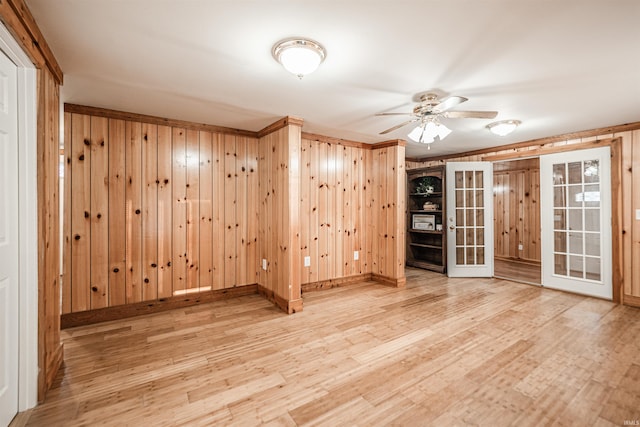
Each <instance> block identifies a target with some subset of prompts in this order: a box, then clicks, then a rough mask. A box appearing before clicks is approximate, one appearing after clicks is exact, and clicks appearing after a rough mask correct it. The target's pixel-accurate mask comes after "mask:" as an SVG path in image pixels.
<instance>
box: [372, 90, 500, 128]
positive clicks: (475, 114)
mask: <svg viewBox="0 0 640 427" xmlns="http://www.w3.org/2000/svg"><path fill="white" fill-rule="evenodd" d="M419 99H420V102H419V103H418V105H416V106H415V107H414V108H413V111H412V112H409V113H377V114H376V116H413V117H412V118H411V119H410V120H407V121H406V122H403V123H400V124H399V125H396V126H393V127H390V128H389V129H386V130H383V131H382V132H380V135H384V134H387V133H389V132H393V131H394V130H396V129H400V128H401V127H403V126H406V125H408V124H409V123H414V122H420V124H419V126H420V125H424V124H426V123H428V122H435V123H436V124H437V123H438V119H439V118H441V117H444V118H447V119H467V118H474V119H493V118H495V117H496V116H497V115H498V112H497V111H449V110H450V109H451V108H453V107H455V106H457V105H459V104H462V103H463V102H466V101H468V99H467V98H464V97H462V96H449V97H447V98H445V99H443V100H439V99H438V95H436V94H435V93H431V92H428V93H424V94H422V95H420V97H419Z"/></svg>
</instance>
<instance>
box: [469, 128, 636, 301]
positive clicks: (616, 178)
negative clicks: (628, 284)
mask: <svg viewBox="0 0 640 427" xmlns="http://www.w3.org/2000/svg"><path fill="white" fill-rule="evenodd" d="M604 146H609V147H611V188H612V190H613V189H617V190H615V191H611V263H612V265H611V276H612V286H613V298H612V300H611V301H612V302H615V303H619V304H623V303H624V300H623V295H624V292H623V289H624V286H625V283H624V277H623V274H622V265H623V264H622V261H623V260H622V257H623V249H622V244H623V237H622V235H623V232H624V230H623V224H622V222H623V218H622V137H621V136H616V135H613V136H612V137H610V138H602V139H596V140H593V141H589V142H577V143H575V144H566V145H558V146H550V147H545V146H543V147H541V148H537V149H534V150H524V151H519V152H514V153H508V154H493V155H487V156H484V157H483V158H482V159H481V160H482V161H485V162H496V161H504V160H518V159H524V158H528V157H539V156H542V155H544V154H555V153H560V152H563V151H577V150H585V149H589V148H597V147H604ZM541 249H542V250H544V248H541ZM543 286H544V284H543ZM594 298H595V297H594Z"/></svg>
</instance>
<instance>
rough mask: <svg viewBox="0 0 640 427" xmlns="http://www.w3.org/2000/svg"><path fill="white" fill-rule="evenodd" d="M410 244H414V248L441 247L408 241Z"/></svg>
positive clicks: (439, 247)
mask: <svg viewBox="0 0 640 427" xmlns="http://www.w3.org/2000/svg"><path fill="white" fill-rule="evenodd" d="M409 244H410V245H411V246H415V247H416V248H429V249H442V246H438V245H425V244H423V243H409Z"/></svg>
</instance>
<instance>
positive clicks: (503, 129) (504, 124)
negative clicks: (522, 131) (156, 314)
mask: <svg viewBox="0 0 640 427" xmlns="http://www.w3.org/2000/svg"><path fill="white" fill-rule="evenodd" d="M520 123H522V122H521V121H520V120H501V121H499V122H493V123H489V124H488V125H487V129H489V130H490V131H491V132H492V133H494V134H496V135H499V136H507V135H509V134H510V133H511V132H513V131H514V130H516V128H517V127H518V125H519V124H520Z"/></svg>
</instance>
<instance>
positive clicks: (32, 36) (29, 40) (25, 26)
mask: <svg viewBox="0 0 640 427" xmlns="http://www.w3.org/2000/svg"><path fill="white" fill-rule="evenodd" d="M0 20H1V21H2V22H3V23H4V24H5V26H6V27H7V29H8V30H9V32H11V34H13V36H14V38H15V39H16V40H17V41H18V42H19V43H20V44H21V45H22V47H23V49H24V51H25V52H26V53H27V55H28V56H29V57H30V58H31V60H32V61H33V63H34V64H35V65H36V66H38V68H42V67H43V66H45V67H47V68H48V69H49V70H50V71H51V74H52V75H53V77H54V79H55V81H56V83H58V84H60V85H61V84H62V82H63V73H62V69H61V68H60V65H59V64H58V61H57V60H56V58H55V56H54V55H53V52H52V51H51V49H50V48H49V45H48V44H47V41H46V40H45V38H44V36H43V35H42V33H41V32H40V28H38V25H37V23H36V20H35V19H34V17H33V15H32V14H31V11H29V8H28V7H27V5H26V4H25V2H24V0H1V1H0Z"/></svg>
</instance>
